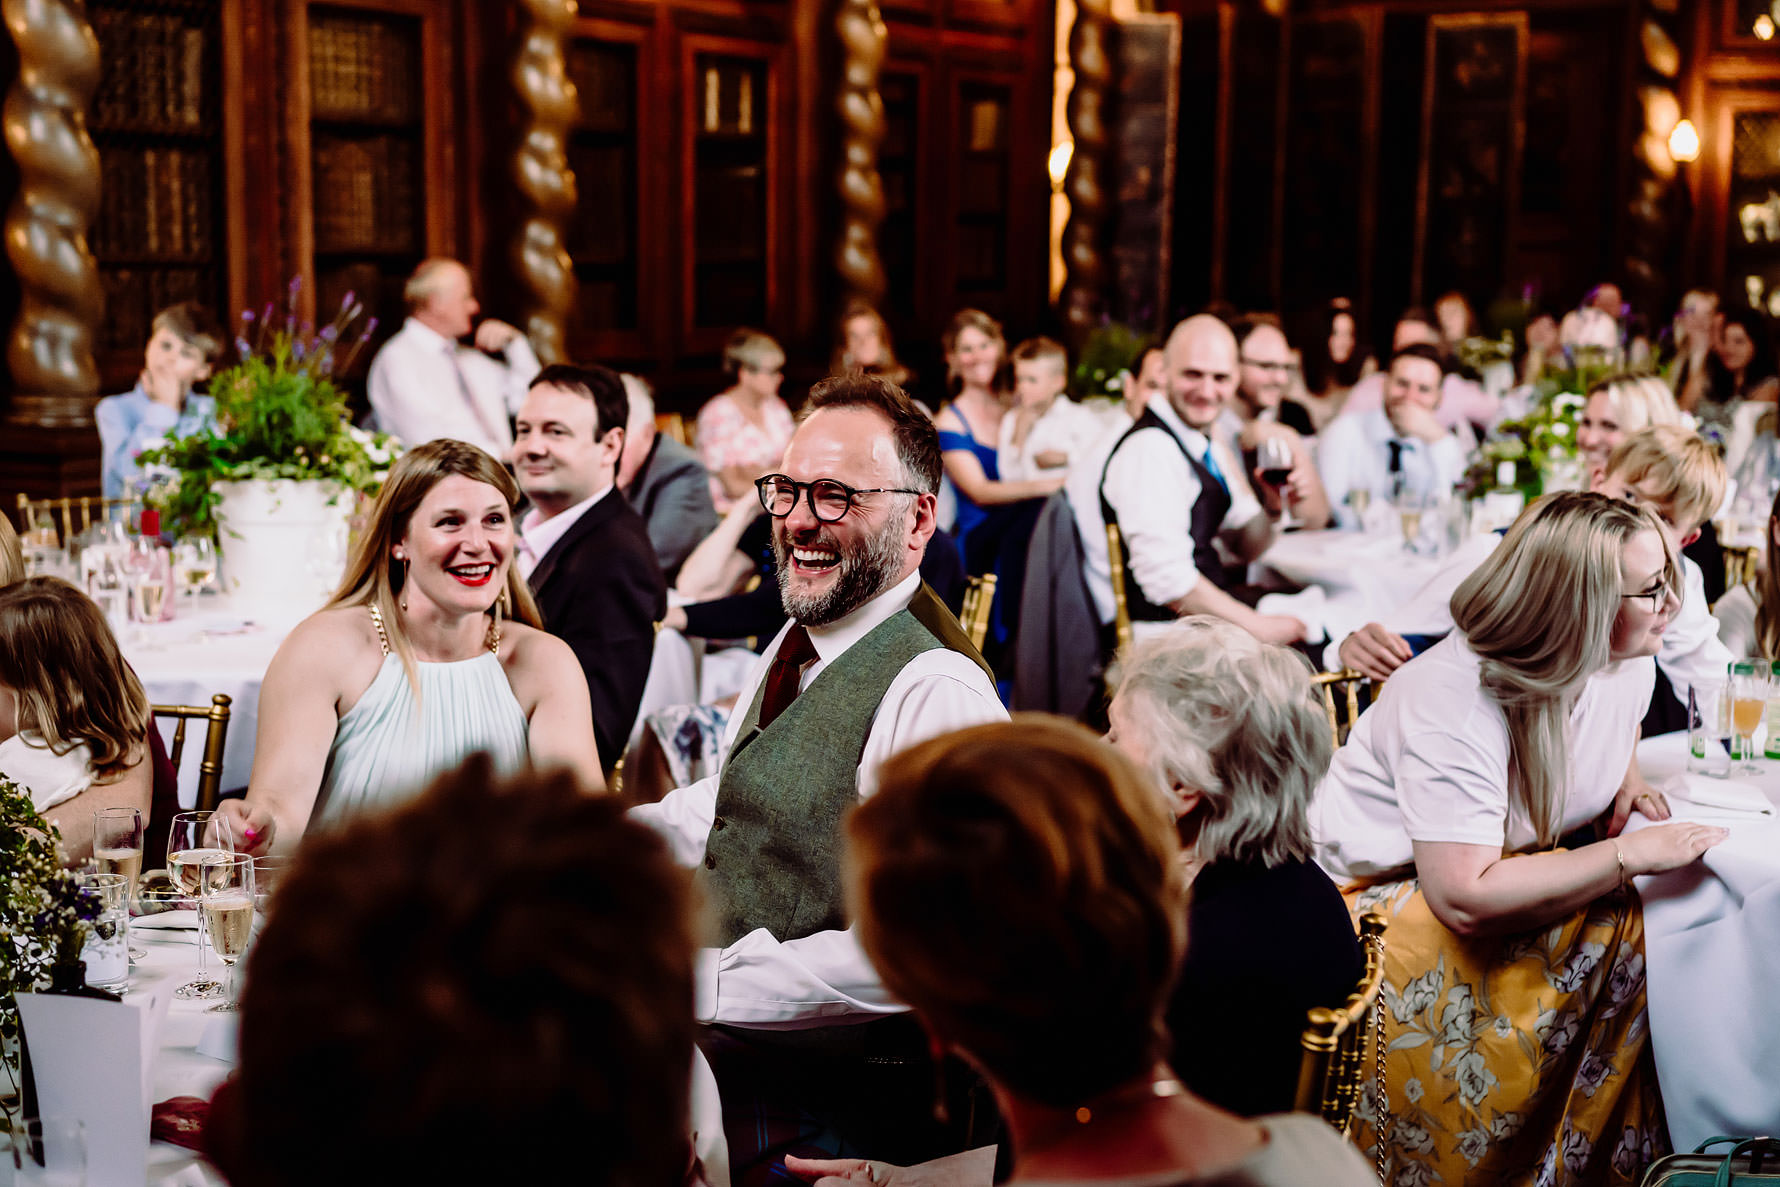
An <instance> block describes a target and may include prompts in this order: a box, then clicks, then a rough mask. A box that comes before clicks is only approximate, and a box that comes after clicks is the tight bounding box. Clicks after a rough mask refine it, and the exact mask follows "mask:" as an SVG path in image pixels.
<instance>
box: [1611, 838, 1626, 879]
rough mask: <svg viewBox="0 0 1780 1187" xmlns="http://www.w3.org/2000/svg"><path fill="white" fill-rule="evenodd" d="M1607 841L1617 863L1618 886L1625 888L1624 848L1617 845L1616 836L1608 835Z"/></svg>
mask: <svg viewBox="0 0 1780 1187" xmlns="http://www.w3.org/2000/svg"><path fill="white" fill-rule="evenodd" d="M1607 843H1608V844H1609V845H1612V846H1613V860H1614V861H1616V862H1617V863H1619V888H1620V889H1621V890H1624V889H1625V850H1623V849H1621V848H1620V847H1619V841H1618V839H1617V838H1613V837H1609V838H1608V839H1607Z"/></svg>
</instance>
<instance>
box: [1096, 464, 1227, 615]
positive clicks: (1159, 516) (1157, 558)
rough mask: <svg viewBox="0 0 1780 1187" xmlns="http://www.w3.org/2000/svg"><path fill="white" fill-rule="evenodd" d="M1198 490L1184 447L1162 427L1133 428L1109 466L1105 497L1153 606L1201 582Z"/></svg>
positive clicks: (1133, 568)
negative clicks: (1196, 550)
mask: <svg viewBox="0 0 1780 1187" xmlns="http://www.w3.org/2000/svg"><path fill="white" fill-rule="evenodd" d="M1219 464H1220V465H1221V464H1222V463H1221V462H1220V463H1219ZM1199 489H1200V488H1199V476H1198V475H1197V474H1195V473H1194V472H1193V467H1192V466H1190V465H1189V464H1188V463H1187V459H1186V458H1185V457H1183V456H1182V455H1181V451H1180V447H1179V446H1177V445H1176V444H1175V443H1174V442H1173V441H1172V440H1170V439H1169V437H1168V434H1167V433H1165V432H1162V431H1161V430H1159V429H1145V430H1144V431H1142V432H1139V433H1133V434H1132V435H1131V436H1130V437H1129V438H1127V439H1126V441H1125V444H1124V445H1123V446H1122V447H1121V448H1120V449H1119V451H1118V452H1117V453H1116V454H1114V455H1113V460H1112V464H1111V465H1110V466H1108V467H1107V471H1106V501H1107V502H1108V503H1110V504H1111V505H1112V509H1113V511H1114V513H1115V514H1116V515H1117V517H1118V521H1119V533H1120V535H1121V536H1122V537H1123V538H1124V541H1125V551H1126V552H1127V554H1128V555H1129V556H1130V557H1131V575H1132V576H1133V577H1134V578H1136V580H1137V587H1138V589H1140V590H1141V591H1142V592H1143V596H1144V597H1145V598H1147V599H1149V601H1150V602H1151V603H1152V604H1154V605H1157V606H1168V605H1172V604H1173V603H1174V602H1177V601H1179V600H1180V599H1181V598H1184V597H1186V596H1187V594H1188V593H1190V592H1191V591H1192V589H1193V587H1194V586H1195V585H1197V584H1199V570H1198V569H1197V568H1196V567H1195V566H1194V564H1193V531H1192V507H1193V504H1194V503H1195V502H1196V501H1197V500H1198V498H1199Z"/></svg>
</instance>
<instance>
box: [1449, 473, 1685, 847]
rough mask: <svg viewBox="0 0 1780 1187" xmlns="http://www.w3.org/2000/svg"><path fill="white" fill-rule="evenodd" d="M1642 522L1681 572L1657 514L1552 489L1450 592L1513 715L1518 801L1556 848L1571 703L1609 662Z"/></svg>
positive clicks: (1456, 620)
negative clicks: (1627, 566)
mask: <svg viewBox="0 0 1780 1187" xmlns="http://www.w3.org/2000/svg"><path fill="white" fill-rule="evenodd" d="M1639 532H1651V533H1654V534H1655V536H1656V538H1657V539H1658V540H1660V541H1662V548H1663V558H1664V568H1663V576H1664V579H1665V580H1666V581H1667V582H1668V586H1669V588H1670V589H1672V590H1674V591H1676V593H1677V595H1679V592H1680V589H1681V582H1680V574H1679V572H1678V570H1677V568H1676V562H1675V555H1674V553H1672V552H1671V551H1670V550H1669V544H1668V541H1667V539H1666V538H1665V537H1664V536H1663V534H1662V532H1661V531H1660V530H1658V527H1657V521H1656V517H1655V516H1654V515H1653V514H1652V513H1651V512H1650V511H1648V510H1646V509H1644V508H1641V507H1634V506H1632V505H1631V504H1629V503H1624V502H1621V501H1619V500H1617V499H1609V498H1607V497H1606V496H1605V495H1597V494H1590V493H1586V492H1583V491H1566V492H1563V493H1561V494H1553V495H1546V496H1545V497H1544V498H1542V499H1539V500H1538V501H1536V502H1535V503H1534V504H1533V505H1532V506H1530V507H1528V508H1527V509H1526V511H1525V512H1523V513H1522V515H1521V517H1520V518H1519V519H1517V520H1515V522H1514V526H1513V527H1511V528H1509V529H1508V535H1507V537H1506V538H1505V539H1504V540H1503V541H1502V544H1501V546H1500V547H1498V548H1497V549H1496V550H1495V552H1493V553H1491V554H1490V557H1489V559H1488V560H1486V561H1484V562H1483V564H1481V565H1479V566H1478V567H1477V569H1476V571H1475V572H1473V573H1472V574H1471V575H1470V576H1469V577H1467V578H1465V580H1464V581H1462V582H1460V583H1459V588H1458V589H1457V591H1455V592H1454V593H1453V595H1452V621H1453V625H1454V626H1455V627H1457V628H1458V629H1459V630H1460V631H1462V632H1463V633H1464V635H1465V640H1466V642H1467V643H1468V644H1470V647H1471V650H1473V651H1475V652H1476V653H1477V655H1478V657H1479V658H1480V659H1481V660H1482V664H1481V665H1480V668H1479V673H1480V676H1481V680H1482V684H1483V688H1484V691H1485V692H1487V693H1489V695H1490V696H1491V697H1492V698H1493V699H1494V700H1495V702H1496V703H1497V704H1498V705H1499V706H1501V709H1502V715H1503V716H1504V717H1505V718H1507V721H1508V742H1509V760H1508V778H1509V795H1510V799H1511V803H1512V804H1513V805H1514V806H1515V807H1516V808H1518V809H1519V810H1520V811H1521V812H1522V813H1523V814H1524V815H1525V817H1526V819H1527V822H1528V824H1529V825H1531V827H1532V829H1533V833H1534V835H1535V836H1536V837H1537V838H1538V843H1539V846H1540V848H1544V849H1549V848H1550V847H1551V846H1552V845H1553V844H1554V843H1556V841H1557V838H1558V832H1559V829H1560V828H1561V825H1562V821H1563V807H1564V796H1565V792H1566V790H1567V783H1568V780H1569V774H1570V763H1569V756H1570V748H1569V738H1568V735H1567V724H1568V719H1569V711H1570V707H1571V705H1572V704H1573V703H1574V699H1575V697H1576V696H1577V695H1578V694H1579V693H1580V692H1581V690H1582V684H1583V682H1584V681H1586V680H1587V679H1588V678H1589V677H1590V676H1592V675H1594V674H1595V673H1596V672H1599V671H1600V670H1601V669H1602V668H1604V667H1606V666H1607V664H1608V662H1609V656H1610V654H1611V651H1610V648H1611V643H1612V636H1613V624H1614V621H1615V620H1616V619H1617V618H1618V617H1619V610H1620V606H1621V605H1622V604H1623V602H1622V594H1623V593H1624V590H1623V589H1622V588H1621V586H1622V585H1623V583H1624V580H1625V577H1624V573H1623V570H1622V566H1621V557H1622V554H1623V552H1624V550H1625V544H1626V541H1628V540H1630V539H1631V538H1632V537H1633V536H1635V535H1637V534H1638V533H1639Z"/></svg>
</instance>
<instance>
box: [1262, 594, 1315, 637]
mask: <svg viewBox="0 0 1780 1187" xmlns="http://www.w3.org/2000/svg"><path fill="white" fill-rule="evenodd" d="M1327 598H1328V595H1327V594H1325V593H1324V592H1323V587H1322V586H1320V585H1312V586H1308V587H1306V588H1305V589H1302V590H1299V591H1298V592H1297V593H1294V594H1278V593H1276V594H1267V595H1266V596H1265V597H1263V598H1262V599H1261V600H1260V601H1258V602H1256V603H1255V609H1256V610H1258V611H1259V612H1260V613H1262V614H1289V615H1291V616H1292V617H1293V618H1296V619H1297V620H1298V621H1299V622H1302V623H1303V624H1304V626H1305V628H1306V631H1307V634H1306V635H1305V637H1304V641H1305V642H1306V643H1322V642H1324V641H1326V640H1327V639H1328V638H1329V625H1328V613H1327V606H1326V602H1327Z"/></svg>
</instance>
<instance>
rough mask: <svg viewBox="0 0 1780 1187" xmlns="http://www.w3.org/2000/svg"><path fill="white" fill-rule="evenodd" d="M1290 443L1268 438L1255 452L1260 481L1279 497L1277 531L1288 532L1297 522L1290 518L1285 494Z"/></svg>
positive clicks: (1288, 497)
mask: <svg viewBox="0 0 1780 1187" xmlns="http://www.w3.org/2000/svg"><path fill="white" fill-rule="evenodd" d="M1294 460H1295V459H1294V458H1293V457H1292V445H1291V442H1289V441H1285V440H1283V439H1281V438H1279V437H1268V438H1267V439H1265V440H1263V441H1262V442H1261V444H1260V447H1259V448H1258V449H1257V450H1256V451H1255V470H1256V472H1258V473H1259V474H1260V476H1261V481H1262V482H1265V483H1266V484H1267V485H1268V486H1270V487H1272V488H1273V489H1274V492H1275V493H1276V494H1278V496H1279V530H1280V531H1282V532H1289V531H1291V530H1292V529H1293V528H1295V527H1298V526H1299V524H1298V521H1297V520H1296V519H1294V518H1292V500H1291V496H1290V495H1289V494H1287V493H1286V488H1287V486H1289V485H1290V483H1291V480H1292V463H1293V461H1294Z"/></svg>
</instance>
